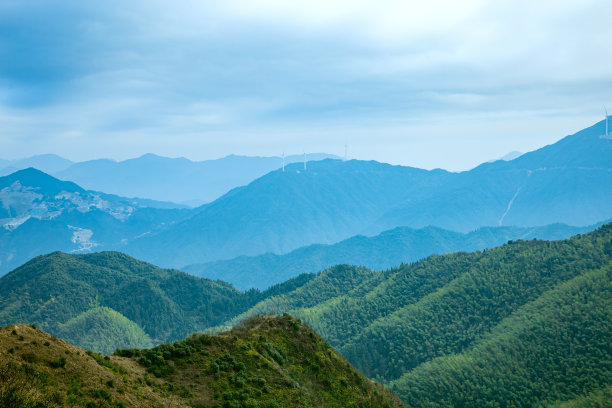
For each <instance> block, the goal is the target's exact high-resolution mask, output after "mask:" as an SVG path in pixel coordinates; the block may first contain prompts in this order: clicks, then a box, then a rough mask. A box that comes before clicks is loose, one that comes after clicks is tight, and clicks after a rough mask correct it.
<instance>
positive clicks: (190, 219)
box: [0, 122, 612, 287]
mask: <svg viewBox="0 0 612 408" xmlns="http://www.w3.org/2000/svg"><path fill="white" fill-rule="evenodd" d="M602 129H603V123H602V122H600V123H597V124H595V125H594V126H592V127H590V128H587V129H584V130H582V131H580V132H578V133H576V134H574V135H571V136H568V137H566V138H564V139H562V140H560V141H559V142H557V143H555V144H552V145H550V146H546V147H543V148H542V149H539V150H536V151H533V152H530V153H526V154H523V155H521V156H520V157H518V158H516V159H514V160H510V161H503V160H500V161H496V162H493V163H485V164H483V165H481V166H478V167H477V168H475V169H473V170H470V171H466V172H461V173H451V172H447V171H444V170H432V171H427V170H422V169H416V168H411V167H402V166H392V165H389V164H384V163H378V162H372V161H370V162H367V161H358V160H350V161H340V160H333V159H326V160H321V161H313V162H308V165H307V169H306V170H304V165H303V164H301V163H294V164H290V165H287V166H286V167H285V169H284V171H283V170H282V169H277V170H274V171H271V172H269V173H268V174H266V175H264V176H262V177H260V178H258V179H256V180H254V181H252V182H250V183H249V184H247V185H245V186H241V187H236V188H234V189H233V190H231V191H229V192H228V193H226V194H224V195H223V196H222V197H220V198H218V199H216V200H215V201H213V202H211V203H209V204H205V205H202V206H200V207H197V208H194V209H177V208H170V207H173V206H172V205H171V204H167V203H161V204H160V203H159V202H149V203H145V202H143V200H136V199H127V198H121V197H116V199H115V202H121V203H126V204H121V205H115V204H113V206H111V207H112V208H113V210H112V211H115V210H117V209H118V208H119V207H124V208H125V209H127V208H132V209H133V210H129V212H126V213H124V216H123V219H121V217H118V216H117V214H114V215H113V214H111V212H112V211H111V210H110V209H106V210H103V209H101V208H100V207H99V206H98V207H96V205H97V204H94V201H95V198H94V197H98V196H99V197H103V196H102V193H95V192H93V191H91V190H84V189H81V190H84V191H88V193H82V192H81V193H79V194H80V195H81V196H83V194H85V195H86V196H87V197H89V198H88V200H89V201H87V200H85V201H86V205H85V206H84V205H83V204H79V205H77V204H75V203H74V202H73V203H72V204H71V207H70V208H67V209H65V210H62V211H61V212H60V213H61V215H59V216H55V215H54V216H53V217H51V216H50V215H49V214H51V213H50V212H49V211H47V210H45V209H44V208H57V206H58V204H57V202H56V201H58V200H59V201H62V202H63V201H66V199H65V198H63V197H64V196H63V195H62V194H55V195H54V196H53V197H51V196H44V195H43V197H41V198H39V199H38V198H37V200H39V201H36V200H34V201H32V200H33V199H31V197H32V196H31V195H27V194H25V193H24V192H23V191H20V192H19V194H20V195H19V197H21V198H23V197H26V196H27V197H30V198H28V199H26V200H25V201H24V202H23V203H22V204H21V207H20V208H21V211H22V212H21V214H25V215H24V217H25V216H28V217H30V218H28V220H27V221H26V222H24V223H23V224H20V225H19V226H18V227H17V228H13V227H11V222H20V221H19V220H21V219H23V217H22V218H19V217H15V216H14V214H12V213H11V214H10V216H9V214H8V212H7V211H8V210H7V208H9V207H11V205H14V204H12V202H13V201H11V200H13V199H14V194H15V192H12V191H9V190H10V189H11V188H12V187H11V186H13V185H15V186H16V184H15V183H18V184H19V185H21V186H26V187H27V189H28V192H29V193H28V194H30V193H31V192H32V191H36V190H37V189H44V185H45V183H56V184H57V183H60V181H59V180H57V179H53V180H55V181H52V180H42V179H43V178H44V177H43V176H42V174H40V173H36V174H37V176H36V177H30V179H31V180H33V181H28V180H26V181H21V179H24V180H25V179H27V178H28V177H29V176H28V174H27V171H26V173H23V172H17V173H14V174H13V175H11V176H10V177H9V176H7V177H9V179H0V180H4V181H3V184H2V186H4V187H2V188H1V190H2V192H3V193H0V194H2V196H0V201H1V207H2V208H3V209H4V213H5V214H4V215H3V216H4V217H7V218H6V219H10V220H12V221H10V222H7V221H6V220H5V221H3V222H4V224H3V225H4V228H3V229H2V236H0V246H1V248H2V249H3V251H2V254H3V258H4V259H3V260H0V261H2V264H0V273H1V272H7V271H8V270H10V269H12V268H14V267H16V266H18V265H20V264H21V263H23V262H25V261H26V260H27V259H30V258H31V257H33V256H36V255H39V254H42V253H46V252H51V251H53V250H63V251H87V250H90V249H94V248H95V250H119V251H122V252H125V253H128V254H130V255H132V256H135V257H137V258H139V259H143V260H145V261H148V262H152V263H155V264H156V265H160V266H162V267H174V268H183V267H186V266H188V265H193V264H202V263H208V262H212V261H219V260H229V259H233V258H236V257H239V256H257V255H262V254H266V253H272V254H276V255H281V254H286V253H288V252H291V251H294V250H296V249H298V248H301V247H304V246H308V245H313V244H324V245H325V244H335V243H338V242H340V241H343V240H346V239H348V238H350V237H354V236H356V235H365V236H368V237H372V236H375V235H378V234H380V233H382V232H384V231H388V230H393V229H395V228H397V227H409V228H416V229H420V228H424V227H428V226H432V227H438V228H442V229H446V230H450V231H456V232H459V233H468V232H471V231H474V230H476V229H478V228H482V227H493V226H518V227H534V226H545V225H550V224H555V223H565V224H567V225H572V226H579V227H582V226H588V225H594V224H596V223H598V222H602V221H603V220H607V219H610V218H612V206H611V205H610V202H612V140H609V139H603V138H600V137H599V135H600V134H601V133H602V131H603V130H602ZM149 159H151V160H152V162H154V163H155V162H157V158H155V157H153V156H150V157H145V158H142V160H144V161H145V162H146V161H147V160H149ZM164 160H166V159H163V160H162V161H164ZM167 160H170V159H167ZM172 160H174V159H172ZM177 160H179V159H177ZM179 162H180V160H179ZM122 163H125V162H122ZM160 168H163V166H161V165H160ZM30 172H32V170H30ZM128 173H129V172H128ZM154 174H157V173H154ZM37 177H38V178H40V179H41V180H40V181H39V184H40V185H37V184H36V180H35V179H36V178H37ZM48 177H50V176H48ZM160 177H161V176H160ZM175 181H176V183H175V184H187V185H189V183H182V182H179V181H180V180H175ZM164 183H165V182H164ZM164 183H160V185H164ZM70 186H71V187H70V188H71V189H73V190H74V189H76V188H77V187H78V186H75V185H74V184H70ZM192 187H193V186H192ZM70 188H68V189H67V190H66V191H67V193H68V197H73V198H74V197H75V195H74V194H75V193H74V192H71V191H70ZM78 188H80V187H78ZM7 189H8V190H7ZM5 192H8V198H7V196H6V194H5ZM60 193H61V192H60ZM21 198H20V199H21ZM7 200H8V201H7ZM92 200H93V201H92ZM104 200H106V201H108V202H113V200H110V199H107V198H104ZM68 201H70V200H68ZM62 205H64V204H62ZM105 205H106V204H105ZM145 206H148V207H145ZM85 207H87V208H89V210H88V211H85V212H83V211H81V210H79V208H81V209H83V208H85ZM151 207H158V208H151ZM174 207H176V206H174ZM11 208H12V207H11ZM11 211H12V210H11ZM39 211H42V213H43V215H42V216H37V215H36V214H38V212H39ZM45 214H47V215H45ZM53 214H56V213H53ZM15 220H17V221H15ZM75 233H76V235H75ZM73 241H75V242H73ZM84 241H88V242H89V243H87V245H81V244H77V242H84ZM91 243H94V244H95V246H93V245H91ZM496 243H499V241H494V242H493V243H492V245H494V244H496ZM438 244H439V243H436V245H438ZM486 246H487V244H486V243H485V244H484V245H483V246H481V248H484V247H486ZM472 248H473V247H472ZM467 249H470V248H467ZM439 252H440V249H439V248H435V247H432V248H430V250H429V251H425V252H423V256H424V255H427V254H431V253H439ZM417 255H418V254H417ZM396 259H397V258H394V259H393V260H392V261H393V262H395V260H396ZM409 259H413V258H410V257H408V260H409ZM334 262H335V261H334ZM321 265H323V267H324V266H327V264H325V263H321ZM373 266H376V265H373ZM302 271H303V270H300V271H297V272H302ZM311 271H313V272H314V271H315V270H311ZM279 279H282V278H280V277H279ZM277 281H278V280H277ZM267 284H268V283H267V282H266V281H263V282H261V283H257V282H255V283H254V286H255V287H264V286H265V285H267Z"/></svg>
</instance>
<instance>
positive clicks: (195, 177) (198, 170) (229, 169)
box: [53, 153, 335, 206]
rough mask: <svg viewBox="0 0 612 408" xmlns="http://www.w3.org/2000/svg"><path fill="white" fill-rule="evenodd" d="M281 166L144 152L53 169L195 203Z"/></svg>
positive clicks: (83, 181) (276, 160) (138, 193)
mask: <svg viewBox="0 0 612 408" xmlns="http://www.w3.org/2000/svg"><path fill="white" fill-rule="evenodd" d="M332 157H335V156H332V155H328V154H323V153H317V154H308V155H306V160H307V161H315V160H322V159H325V158H332ZM302 160H303V156H302V155H295V156H288V157H286V158H285V162H286V163H294V162H299V161H302ZM281 166H282V158H281V157H247V156H236V155H230V156H227V157H224V158H221V159H216V160H206V161H200V162H195V161H191V160H188V159H185V158H183V157H181V158H168V157H162V156H157V155H154V154H145V155H144V156H141V157H138V158H135V159H130V160H125V161H120V162H117V161H114V160H108V159H100V160H91V161H85V162H80V163H75V164H73V165H72V166H70V167H68V168H66V169H63V170H62V171H58V172H56V173H54V174H53V175H54V176H56V177H58V178H60V179H62V180H71V181H74V182H76V183H78V184H79V185H81V186H83V187H84V188H87V189H91V190H96V191H104V192H107V193H113V194H118V195H121V196H125V197H142V198H149V199H154V200H159V201H172V202H177V203H184V204H188V205H192V206H197V205H201V204H204V203H208V202H211V201H213V200H215V199H216V198H219V197H220V196H222V195H223V194H225V193H227V192H228V191H230V190H231V189H233V188H235V187H239V186H243V185H246V184H248V183H250V182H251V181H253V180H255V179H257V178H259V177H261V176H263V175H264V174H266V173H268V172H270V171H272V170H276V169H278V168H280V167H281Z"/></svg>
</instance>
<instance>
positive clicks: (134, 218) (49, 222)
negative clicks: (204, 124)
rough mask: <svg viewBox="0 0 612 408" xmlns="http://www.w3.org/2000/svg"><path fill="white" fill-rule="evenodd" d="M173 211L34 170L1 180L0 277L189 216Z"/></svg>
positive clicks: (117, 242) (118, 242)
mask: <svg viewBox="0 0 612 408" xmlns="http://www.w3.org/2000/svg"><path fill="white" fill-rule="evenodd" d="M173 207H176V206H175V205H174V204H172V203H163V202H156V201H153V200H143V199H127V198H124V197H118V196H114V195H110V194H104V193H98V192H95V191H88V190H84V189H82V188H81V187H79V186H78V185H76V184H74V183H72V182H67V181H61V180H58V179H56V178H54V177H51V176H49V175H48V174H46V173H43V172H42V171H39V170H36V169H33V168H28V169H25V170H20V171H17V172H15V173H12V174H10V175H8V176H5V177H0V274H3V273H6V272H8V271H9V270H11V269H13V268H15V267H17V266H19V265H21V264H22V263H24V262H25V261H27V260H28V259H31V258H32V257H34V256H37V255H40V254H43V253H48V252H52V251H57V250H62V251H66V252H88V251H91V250H94V249H102V248H106V247H112V246H115V245H121V243H122V241H124V240H128V239H134V238H135V237H138V236H139V235H141V234H146V233H149V232H150V231H152V230H155V229H157V228H162V227H163V226H164V225H167V224H169V223H172V222H176V221H177V220H179V219H181V218H182V217H183V216H185V215H187V214H188V211H186V210H184V209H178V208H173Z"/></svg>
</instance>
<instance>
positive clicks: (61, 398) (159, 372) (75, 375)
mask: <svg viewBox="0 0 612 408" xmlns="http://www.w3.org/2000/svg"><path fill="white" fill-rule="evenodd" d="M121 355H123V357H121V356H110V357H104V356H101V355H97V354H94V353H89V352H85V351H84V350H83V349H80V348H78V347H75V346H73V345H71V344H69V343H66V342H65V341H62V340H60V339H57V338H55V337H54V336H52V335H49V334H47V333H45V332H43V331H42V330H39V329H36V328H34V327H31V326H28V325H24V324H18V325H12V326H6V327H3V328H0V407H2V406H11V407H56V406H86V407H121V406H134V407H155V406H160V407H161V406H164V407H178V406H181V407H182V406H193V407H217V406H218V407H251V408H257V407H260V408H274V407H359V408H373V407H389V408H393V407H403V406H404V405H403V404H402V403H401V402H400V401H399V399H397V398H396V397H395V396H393V395H392V394H391V393H390V392H389V391H387V390H385V389H384V388H383V387H382V386H380V385H378V384H376V383H374V382H373V381H371V380H369V379H367V378H365V377H364V376H363V375H362V374H361V373H359V372H357V370H355V369H354V368H353V367H352V366H351V365H350V364H349V363H348V362H347V361H346V360H345V359H344V358H343V357H341V356H340V355H339V354H338V353H336V352H335V351H334V350H333V349H332V348H331V347H330V346H329V345H328V344H327V343H325V342H324V341H323V340H322V339H321V338H320V337H319V336H317V335H316V334H315V333H314V331H312V330H311V329H310V328H308V327H307V326H305V325H302V324H301V323H300V322H299V321H298V320H296V319H293V318H292V317H290V316H281V317H256V318H252V319H250V320H249V321H247V322H245V323H244V324H243V325H242V326H239V327H237V328H235V329H233V330H232V331H231V332H226V333H222V334H220V335H217V336H208V335H204V334H201V335H200V334H198V335H192V336H190V337H188V338H187V339H185V340H182V341H180V342H175V343H171V344H164V345H160V346H158V347H155V348H153V349H146V350H127V351H124V352H122V353H121Z"/></svg>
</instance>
